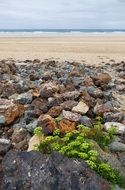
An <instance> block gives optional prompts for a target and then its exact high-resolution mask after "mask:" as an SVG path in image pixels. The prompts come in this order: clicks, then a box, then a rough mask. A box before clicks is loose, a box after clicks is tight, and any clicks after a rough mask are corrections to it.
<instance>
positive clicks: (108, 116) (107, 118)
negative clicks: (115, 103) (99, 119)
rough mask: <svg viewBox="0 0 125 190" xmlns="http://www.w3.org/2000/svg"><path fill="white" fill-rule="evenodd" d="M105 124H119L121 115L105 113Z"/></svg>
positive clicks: (119, 113)
mask: <svg viewBox="0 0 125 190" xmlns="http://www.w3.org/2000/svg"><path fill="white" fill-rule="evenodd" d="M103 117H104V120H105V122H120V121H122V119H123V113H121V112H118V113H112V112H106V113H104V115H103Z"/></svg>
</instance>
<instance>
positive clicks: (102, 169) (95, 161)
mask: <svg viewBox="0 0 125 190" xmlns="http://www.w3.org/2000/svg"><path fill="white" fill-rule="evenodd" d="M77 128H78V130H74V131H72V132H69V133H66V134H65V135H64V134H61V133H60V130H59V129H57V130H55V131H54V133H53V135H51V136H44V138H43V139H42V141H41V143H40V145H38V146H37V150H38V151H40V152H42V153H45V154H51V153H52V152H53V151H58V152H60V153H61V154H63V155H65V156H67V157H74V158H81V159H83V160H84V161H85V162H86V163H87V164H88V165H89V167H90V168H91V169H93V170H95V171H96V172H97V173H98V174H99V175H100V176H102V177H103V178H105V179H107V180H108V181H110V182H111V183H112V184H118V185H120V186H122V185H123V184H124V181H123V178H122V176H121V175H120V174H119V172H118V171H116V170H114V169H113V168H112V167H111V166H110V165H109V164H107V163H104V162H102V161H101V160H99V158H98V152H97V151H95V150H94V145H93V143H92V142H91V140H90V139H91V137H92V138H93V139H94V140H96V141H97V142H98V143H99V144H100V143H101V144H100V145H103V146H107V144H108V143H109V142H110V141H111V139H113V134H112V133H114V129H112V130H110V131H109V132H108V133H107V134H106V135H107V136H108V138H107V136H105V133H104V134H103V135H102V134H100V133H101V131H102V129H101V127H100V125H99V124H98V125H97V124H96V126H94V127H93V128H92V129H91V128H87V127H85V126H83V125H79V126H77ZM95 129H96V130H95ZM35 134H36V135H37V134H38V135H39V134H40V133H39V130H37V129H36V133H35ZM100 135H101V137H100ZM100 141H103V144H102V142H100ZM124 185H125V184H124Z"/></svg>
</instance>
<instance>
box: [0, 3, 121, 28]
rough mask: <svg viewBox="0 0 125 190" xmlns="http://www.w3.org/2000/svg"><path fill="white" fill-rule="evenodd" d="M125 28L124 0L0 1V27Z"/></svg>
mask: <svg viewBox="0 0 125 190" xmlns="http://www.w3.org/2000/svg"><path fill="white" fill-rule="evenodd" d="M55 28H56V29H57V28H58V29H71V28H72V29H97V28H100V29H125V0H0V29H55Z"/></svg>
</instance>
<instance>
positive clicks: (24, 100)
mask: <svg viewBox="0 0 125 190" xmlns="http://www.w3.org/2000/svg"><path fill="white" fill-rule="evenodd" d="M32 98H33V97H32V94H31V93H23V94H20V95H18V97H17V98H16V101H17V102H18V103H20V104H30V103H31V102H32Z"/></svg>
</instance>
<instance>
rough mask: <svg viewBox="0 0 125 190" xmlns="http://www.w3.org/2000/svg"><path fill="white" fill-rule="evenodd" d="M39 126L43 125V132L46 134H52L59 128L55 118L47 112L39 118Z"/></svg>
mask: <svg viewBox="0 0 125 190" xmlns="http://www.w3.org/2000/svg"><path fill="white" fill-rule="evenodd" d="M38 126H41V127H42V130H43V133H44V134H45V135H48V134H51V133H52V132H53V131H54V130H55V129H56V128H57V124H56V122H55V120H54V119H53V118H52V117H51V116H50V115H47V114H46V115H41V116H40V117H39V118H38Z"/></svg>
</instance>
